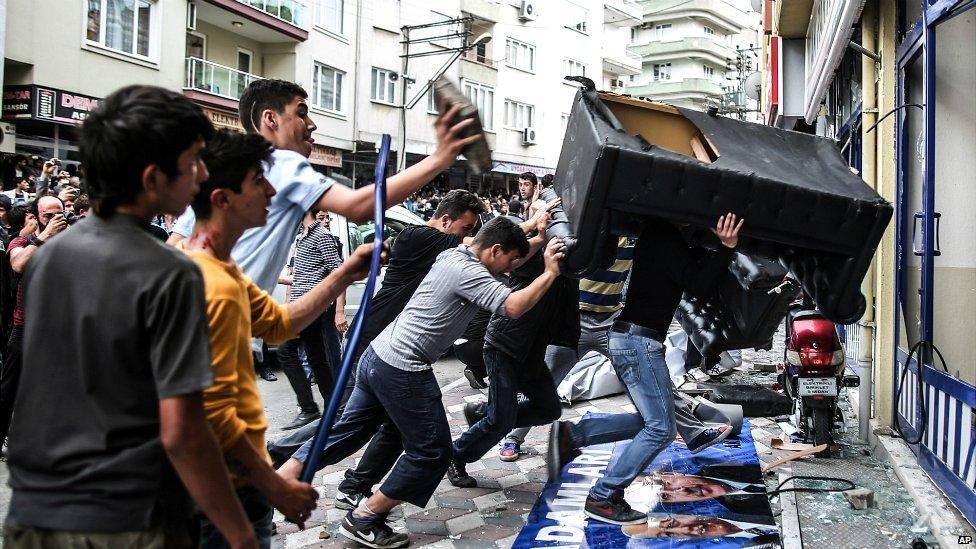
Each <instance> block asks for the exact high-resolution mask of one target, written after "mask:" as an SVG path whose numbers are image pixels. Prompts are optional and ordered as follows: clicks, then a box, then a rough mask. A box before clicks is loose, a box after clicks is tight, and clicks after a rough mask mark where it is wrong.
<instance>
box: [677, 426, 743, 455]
mask: <svg viewBox="0 0 976 549" xmlns="http://www.w3.org/2000/svg"><path fill="white" fill-rule="evenodd" d="M731 433H732V426H731V425H718V426H716V427H709V428H707V429H705V430H703V431H702V432H701V433H698V436H696V437H695V438H693V439H691V440H688V441H685V443H686V444H687V445H688V451H690V452H691V453H692V454H697V453H698V452H701V451H702V450H704V449H705V448H708V447H709V446H711V445H713V444H718V443H719V442H722V441H723V440H725V437H727V436H729V435H730V434H731Z"/></svg>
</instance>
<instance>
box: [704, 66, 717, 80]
mask: <svg viewBox="0 0 976 549" xmlns="http://www.w3.org/2000/svg"><path fill="white" fill-rule="evenodd" d="M702 74H704V75H705V78H712V77H713V76H715V69H714V68H713V67H709V66H708V65H702Z"/></svg>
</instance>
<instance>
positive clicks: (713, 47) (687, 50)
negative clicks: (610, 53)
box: [630, 37, 735, 66]
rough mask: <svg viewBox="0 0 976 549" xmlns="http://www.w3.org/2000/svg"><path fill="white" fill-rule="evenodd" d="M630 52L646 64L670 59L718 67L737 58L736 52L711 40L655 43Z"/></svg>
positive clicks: (637, 47)
mask: <svg viewBox="0 0 976 549" xmlns="http://www.w3.org/2000/svg"><path fill="white" fill-rule="evenodd" d="M630 51H632V52H634V53H635V54H637V55H640V56H641V58H642V59H643V61H644V63H651V62H654V61H664V60H668V59H677V58H682V59H688V58H691V59H706V60H708V61H711V62H712V63H714V64H716V65H722V66H724V65H725V64H726V63H728V61H729V60H730V59H734V58H735V50H734V49H732V48H731V47H729V46H728V45H726V44H723V43H721V42H718V41H716V40H713V39H711V38H704V37H702V38H682V39H679V40H668V41H655V42H649V43H647V44H638V45H634V46H630Z"/></svg>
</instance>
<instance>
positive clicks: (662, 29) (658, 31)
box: [654, 23, 671, 40]
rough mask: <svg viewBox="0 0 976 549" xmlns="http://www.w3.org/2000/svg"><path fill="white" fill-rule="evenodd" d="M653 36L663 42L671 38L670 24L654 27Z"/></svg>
mask: <svg viewBox="0 0 976 549" xmlns="http://www.w3.org/2000/svg"><path fill="white" fill-rule="evenodd" d="M654 36H655V37H657V39H658V40H665V39H667V38H670V37H671V23H664V24H663V25H655V26H654Z"/></svg>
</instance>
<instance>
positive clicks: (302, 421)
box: [281, 410, 322, 431]
mask: <svg viewBox="0 0 976 549" xmlns="http://www.w3.org/2000/svg"><path fill="white" fill-rule="evenodd" d="M320 417H322V414H320V413H319V411H318V410H315V411H314V412H299V414H298V415H297V416H295V419H293V420H292V422H291V423H289V424H288V425H285V426H284V427H282V428H281V430H282V431H292V430H294V429H298V428H299V427H304V426H306V425H308V424H309V423H312V422H313V421H315V420H316V419H319V418H320Z"/></svg>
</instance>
